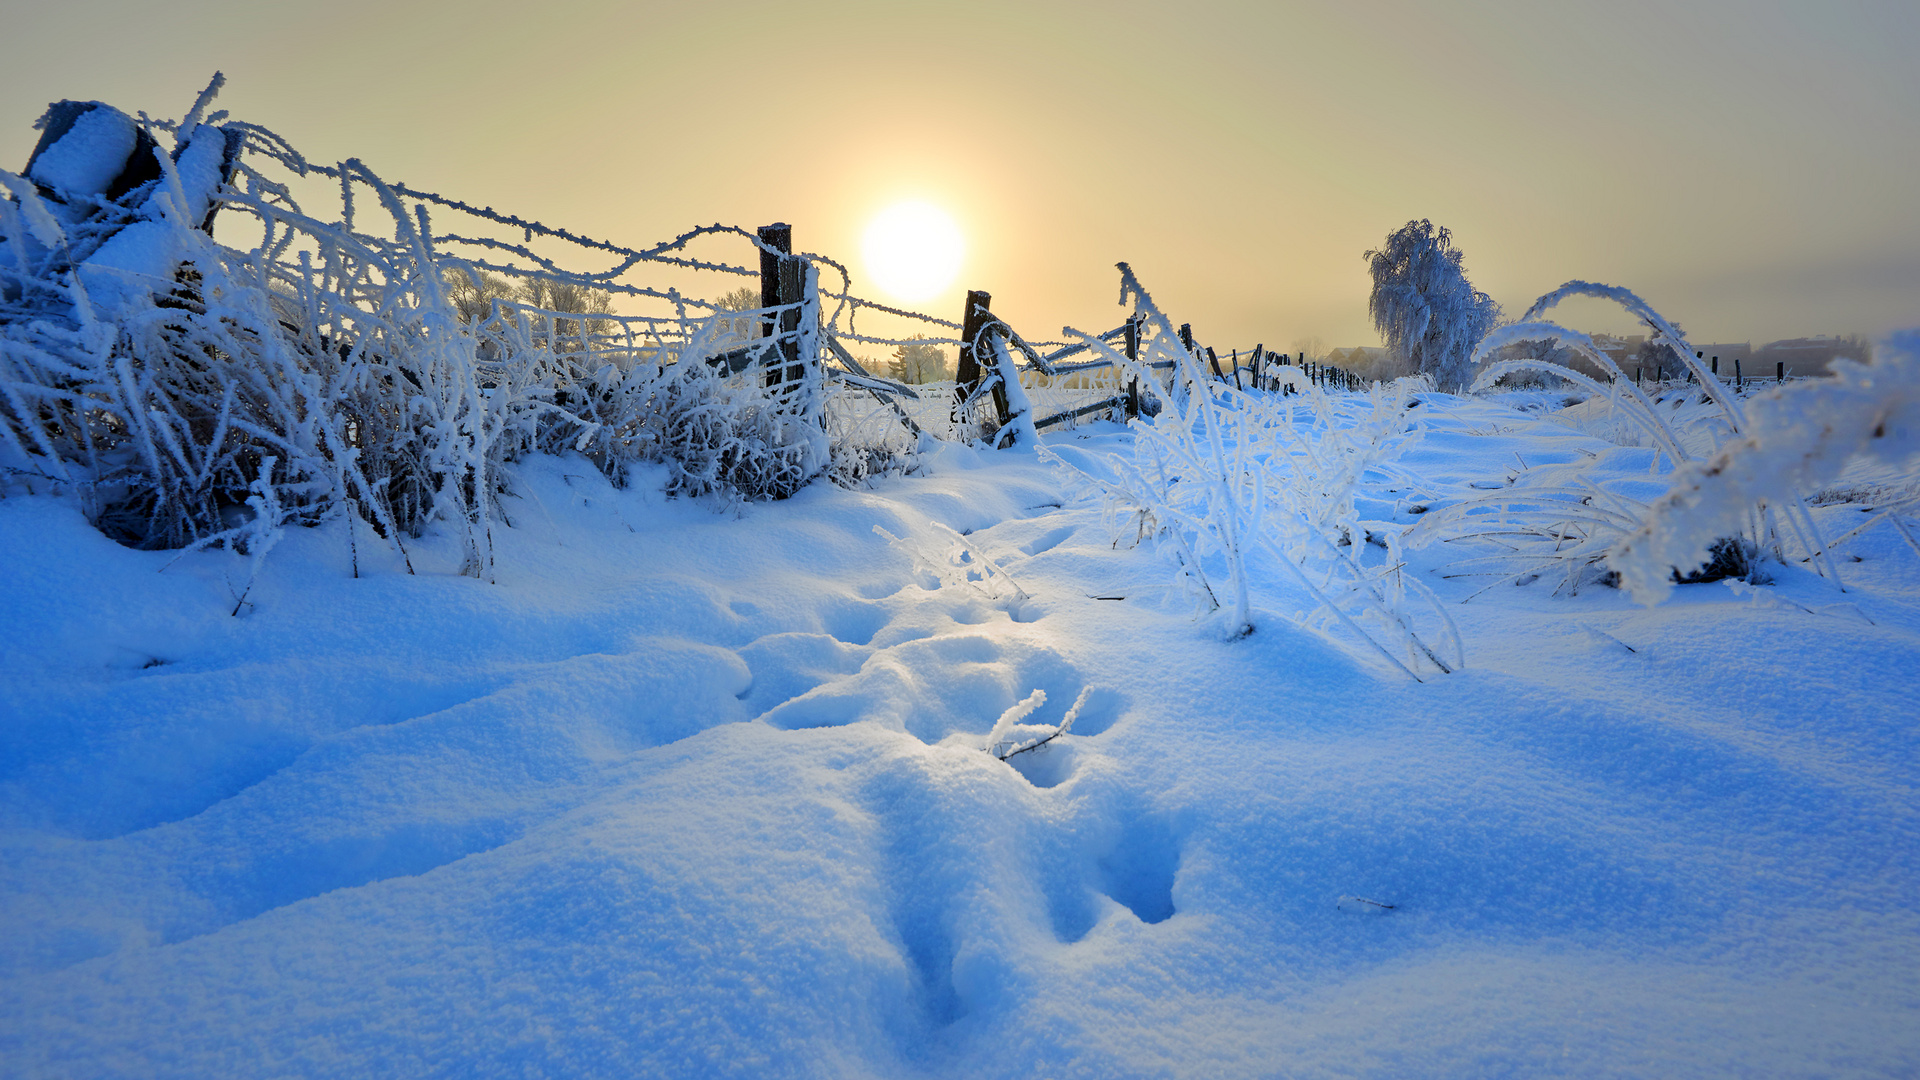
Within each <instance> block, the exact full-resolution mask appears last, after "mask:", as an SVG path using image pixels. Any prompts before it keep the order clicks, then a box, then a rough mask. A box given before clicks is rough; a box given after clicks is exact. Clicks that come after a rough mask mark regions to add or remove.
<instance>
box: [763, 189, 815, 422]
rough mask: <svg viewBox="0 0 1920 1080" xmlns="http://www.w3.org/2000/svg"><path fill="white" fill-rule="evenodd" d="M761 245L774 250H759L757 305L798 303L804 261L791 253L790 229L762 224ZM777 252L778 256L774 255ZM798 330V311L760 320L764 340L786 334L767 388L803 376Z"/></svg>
mask: <svg viewBox="0 0 1920 1080" xmlns="http://www.w3.org/2000/svg"><path fill="white" fill-rule="evenodd" d="M759 235H760V242H761V243H763V244H765V245H766V246H767V247H769V248H772V249H773V251H768V250H766V249H765V248H762V249H761V251H760V306H761V307H778V306H780V305H782V304H798V303H799V302H800V293H801V290H802V288H803V287H804V286H803V284H802V283H803V282H804V281H805V279H806V269H805V262H806V260H804V259H796V258H794V257H793V256H792V254H791V253H792V251H793V227H792V226H791V225H788V224H787V223H786V222H783V221H776V222H774V223H773V224H772V225H762V226H760V229H759ZM776 252H777V253H778V254H776ZM799 329H800V309H799V308H797V307H796V308H794V310H792V311H783V312H780V313H779V315H778V317H775V316H768V317H766V318H764V319H762V320H761V321H760V333H761V336H763V337H774V336H775V335H781V334H784V335H786V337H785V339H784V340H782V341H780V342H779V343H778V344H777V346H776V347H777V348H778V349H779V352H780V360H779V362H778V363H776V364H774V365H773V366H771V367H769V368H768V369H767V385H768V386H778V385H780V384H781V383H784V382H798V381H799V380H800V378H801V376H802V374H803V372H802V370H801V368H800V342H799V340H798V338H799V335H798V334H797V333H795V331H797V330H799Z"/></svg>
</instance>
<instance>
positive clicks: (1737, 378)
mask: <svg viewBox="0 0 1920 1080" xmlns="http://www.w3.org/2000/svg"><path fill="white" fill-rule="evenodd" d="M1733 388H1734V389H1735V390H1744V389H1746V388H1747V378H1746V376H1745V375H1742V374H1741V373H1740V358H1739V357H1737V356H1736V357H1734V358H1733Z"/></svg>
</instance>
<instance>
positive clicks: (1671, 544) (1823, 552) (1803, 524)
mask: <svg viewBox="0 0 1920 1080" xmlns="http://www.w3.org/2000/svg"><path fill="white" fill-rule="evenodd" d="M1574 296H1589V297H1597V298H1601V299H1606V300H1611V301H1614V302H1616V303H1618V304H1620V305H1621V306H1622V307H1623V308H1625V309H1626V310H1627V311H1628V312H1630V313H1632V314H1633V315H1635V316H1636V317H1638V318H1640V319H1642V320H1644V321H1645V322H1646V323H1647V324H1648V326H1649V327H1651V328H1652V330H1653V335H1652V336H1651V338H1650V341H1652V342H1655V343H1657V344H1659V345H1661V346H1663V347H1665V348H1667V349H1668V350H1670V352H1671V354H1672V355H1674V356H1676V357H1677V358H1678V359H1679V361H1680V362H1681V363H1682V364H1683V365H1684V366H1685V368H1686V369H1687V371H1688V373H1689V375H1690V381H1688V382H1687V383H1684V384H1682V385H1680V386H1669V387H1666V388H1664V389H1660V390H1656V391H1655V393H1654V394H1653V395H1649V394H1648V393H1647V391H1645V390H1644V389H1642V388H1641V386H1640V385H1639V384H1638V383H1637V382H1636V381H1635V380H1633V379H1630V378H1627V377H1626V375H1625V373H1624V372H1622V371H1620V369H1619V367H1618V366H1617V365H1615V364H1614V362H1613V360H1612V358H1611V357H1609V356H1607V355H1606V354H1605V353H1603V352H1601V351H1600V350H1599V349H1598V348H1596V347H1595V346H1594V343H1593V341H1592V339H1591V338H1590V337H1589V336H1587V335H1585V334H1582V333H1580V332H1578V331H1574V330H1570V329H1567V328H1566V327H1563V326H1559V325H1556V324H1554V323H1551V322H1546V321H1543V320H1542V315H1543V313H1544V312H1546V311H1547V310H1549V309H1551V308H1552V307H1554V306H1555V305H1557V304H1559V303H1560V302H1561V301H1562V300H1565V299H1567V298H1569V297H1574ZM1522 341H1538V342H1542V343H1545V344H1547V345H1549V346H1551V347H1553V348H1554V349H1555V350H1556V352H1558V353H1560V354H1562V355H1565V354H1567V353H1571V354H1573V355H1578V356H1580V357H1582V358H1584V359H1585V360H1587V361H1588V362H1590V363H1592V364H1593V365H1594V366H1595V367H1596V368H1597V369H1598V370H1600V371H1601V372H1603V373H1605V374H1606V375H1607V376H1608V381H1607V382H1606V383H1604V384H1603V383H1601V382H1599V381H1598V380H1596V379H1594V378H1592V377H1591V376H1588V375H1586V374H1584V373H1582V372H1580V371H1578V370H1576V369H1574V368H1572V367H1569V366H1566V365H1564V364H1561V363H1557V362H1554V361H1553V360H1549V359H1544V358H1533V359H1510V360H1500V361H1495V362H1492V363H1489V364H1487V365H1486V366H1484V367H1483V368H1482V369H1481V370H1480V373H1479V375H1478V377H1477V378H1476V379H1475V381H1474V384H1473V387H1472V389H1473V390H1474V391H1476V392H1477V391H1481V390H1485V389H1488V388H1490V387H1492V386H1493V385H1494V384H1495V383H1496V382H1498V381H1500V380H1501V379H1502V378H1504V377H1508V376H1510V375H1512V374H1514V373H1519V372H1530V371H1539V372H1545V373H1550V374H1553V375H1555V376H1557V377H1559V378H1561V379H1564V380H1566V381H1567V382H1569V383H1573V384H1575V385H1577V386H1579V387H1582V388H1584V389H1585V390H1587V391H1588V392H1589V394H1590V395H1591V397H1590V399H1589V400H1588V401H1587V402H1586V403H1584V404H1583V405H1582V406H1579V407H1580V408H1586V409H1594V408H1601V407H1604V408H1606V409H1607V410H1609V415H1610V416H1611V417H1612V418H1613V423H1616V424H1618V425H1619V426H1620V427H1621V428H1622V429H1625V430H1626V431H1627V432H1628V434H1625V435H1616V436H1615V438H1614V441H1617V442H1620V443H1623V444H1627V445H1640V446H1647V447H1651V448H1652V449H1653V450H1654V454H1653V456H1652V458H1651V460H1650V461H1649V463H1648V468H1649V469H1651V470H1652V471H1653V473H1654V474H1655V475H1660V474H1662V473H1667V474H1670V476H1671V479H1670V481H1669V484H1670V487H1669V490H1668V492H1667V493H1666V494H1665V495H1664V496H1662V497H1660V498H1658V499H1656V500H1654V501H1653V502H1651V503H1649V502H1648V501H1645V500H1643V499H1640V498H1635V497H1633V496H1632V495H1629V494H1627V493H1625V492H1623V491H1620V490H1617V489H1615V487H1613V486H1610V484H1609V474H1608V473H1607V472H1606V470H1608V469H1610V468H1612V466H1611V465H1610V463H1608V462H1605V461H1602V460H1601V459H1600V458H1598V457H1596V458H1592V459H1588V460H1585V461H1582V462H1578V463H1574V464H1570V465H1548V466H1542V467H1539V468H1531V469H1529V468H1522V470H1521V471H1520V473H1519V474H1518V475H1517V476H1516V477H1515V478H1514V482H1513V483H1512V485H1511V486H1510V487H1506V488H1503V489H1501V490H1499V491H1497V492H1494V493H1491V494H1488V495H1485V496H1480V497H1477V498H1473V499H1468V500H1464V501H1462V502H1460V503H1457V504H1455V505H1453V506H1450V507H1445V508H1441V509H1438V510H1436V511H1434V512H1433V513H1431V514H1429V515H1428V516H1427V517H1426V518H1424V519H1423V520H1422V521H1421V523H1420V524H1419V525H1418V526H1416V527H1415V528H1414V529H1412V530H1410V531H1409V534H1408V538H1407V539H1408V543H1409V544H1412V545H1416V546H1417V545H1420V544H1424V543H1430V542H1434V541H1442V540H1444V541H1450V542H1456V543H1457V542H1469V543H1476V542H1477V543H1479V544H1481V545H1482V546H1485V547H1487V548H1490V549H1491V553H1490V554H1486V555H1482V556H1479V557H1477V558H1472V559H1467V560H1463V563H1462V564H1460V567H1461V570H1462V572H1463V573H1478V574H1483V575H1485V576H1487V577H1489V578H1491V579H1492V580H1493V583H1494V584H1498V583H1500V582H1503V581H1523V580H1532V579H1533V578H1535V577H1539V576H1542V575H1545V574H1548V573H1556V574H1557V575H1558V580H1559V583H1560V584H1559V587H1561V588H1567V589H1568V590H1569V591H1574V590H1577V589H1578V588H1579V586H1580V585H1581V584H1582V583H1583V582H1586V581H1591V580H1596V579H1597V580H1604V581H1607V582H1612V581H1614V580H1615V576H1616V575H1617V576H1618V580H1619V581H1620V582H1621V583H1622V584H1625V585H1626V586H1627V587H1629V588H1630V589H1632V590H1633V593H1634V595H1635V596H1636V598H1639V599H1642V600H1644V601H1647V602H1653V601H1656V600H1658V599H1659V598H1661V597H1663V596H1665V595H1666V591H1667V590H1668V589H1669V588H1670V587H1671V585H1672V584H1673V583H1675V582H1683V581H1698V580H1711V579H1714V578H1717V577H1721V576H1729V575H1734V574H1738V575H1741V576H1745V577H1748V578H1749V579H1752V577H1753V575H1754V574H1755V573H1756V572H1757V561H1758V559H1759V558H1760V557H1762V556H1768V557H1771V558H1773V559H1776V560H1779V561H1785V560H1786V559H1787V558H1789V557H1790V556H1789V551H1788V544H1789V542H1791V544H1792V545H1793V547H1794V548H1797V550H1798V554H1799V556H1801V557H1803V558H1805V559H1806V560H1808V561H1809V562H1811V563H1812V564H1813V565H1814V566H1815V567H1817V568H1818V569H1820V571H1821V572H1822V573H1823V574H1825V575H1827V576H1828V577H1830V578H1831V579H1833V580H1834V581H1835V582H1836V583H1837V582H1838V580H1839V575H1838V568H1837V567H1836V566H1835V564H1834V562H1833V560H1832V558H1831V555H1830V546H1829V545H1828V544H1827V543H1826V542H1825V541H1824V540H1823V538H1822V537H1821V535H1820V532H1819V529H1818V526H1817V525H1816V524H1815V522H1814V520H1813V516H1812V515H1811V514H1810V513H1809V512H1808V510H1807V507H1806V500H1805V498H1804V496H1805V494H1806V493H1807V492H1809V491H1811V490H1813V488H1814V487H1815V486H1817V485H1818V484H1819V483H1823V482H1825V481H1827V480H1831V479H1832V478H1833V477H1834V476H1837V475H1838V472H1839V469H1840V467H1841V466H1842V465H1844V464H1845V462H1846V460H1847V458H1848V457H1849V456H1850V455H1852V454H1855V453H1857V452H1859V451H1860V450H1861V449H1862V448H1863V447H1872V448H1874V450H1875V452H1876V453H1883V454H1892V453H1895V452H1896V451H1895V450H1894V449H1891V448H1896V447H1898V446H1900V445H1901V444H1900V442H1899V440H1898V439H1894V440H1891V441H1887V442H1880V441H1876V440H1877V439H1878V438H1879V436H1874V435H1872V434H1870V433H1872V432H1875V431H1879V430H1883V429H1884V428H1885V426H1886V423H1887V418H1888V417H1894V416H1897V415H1899V414H1898V409H1899V408H1900V407H1901V405H1900V403H1901V402H1902V401H1903V400H1905V399H1904V398H1903V397H1902V394H1903V393H1906V391H1903V390H1901V389H1900V388H1901V387H1903V386H1907V385H1909V383H1908V380H1910V379H1911V377H1912V375H1911V371H1910V369H1909V366H1908V365H1909V364H1910V363H1911V361H1910V357H1911V344H1910V339H1908V338H1897V339H1896V340H1895V342H1893V343H1891V344H1890V346H1889V348H1888V349H1887V350H1886V351H1887V352H1888V353H1889V355H1890V359H1889V360H1888V361H1887V362H1886V363H1885V364H1884V365H1873V366H1861V365H1847V366H1846V367H1845V368H1844V375H1843V377H1842V378H1841V379H1840V380H1839V381H1836V382H1832V383H1819V384H1811V383H1810V384H1799V385H1795V386H1792V387H1784V388H1778V389H1776V390H1774V391H1770V392H1766V393H1761V394H1758V395H1754V396H1751V397H1747V398H1744V399H1743V398H1742V397H1740V396H1739V395H1737V394H1735V393H1734V392H1733V391H1732V390H1730V389H1729V388H1728V387H1726V386H1725V385H1724V384H1722V383H1721V382H1720V381H1719V379H1718V378H1717V377H1715V375H1714V374H1713V372H1712V371H1711V369H1710V368H1708V367H1707V366H1706V365H1704V364H1702V363H1700V362H1699V360H1698V359H1697V358H1696V357H1695V355H1694V351H1693V350H1692V349H1691V348H1689V347H1688V345H1687V341H1686V338H1685V337H1684V335H1682V334H1681V332H1680V330H1679V329H1678V328H1677V327H1676V326H1675V325H1674V324H1672V323H1671V322H1669V321H1668V320H1667V319H1666V318H1664V317H1663V316H1662V315H1660V313H1659V312H1657V311H1655V310H1654V309H1653V308H1652V307H1651V306H1649V305H1648V304H1647V303H1646V302H1645V301H1643V300H1641V299H1640V298H1639V297H1637V296H1635V295H1634V294H1633V293H1631V292H1629V291H1627V290H1625V289H1621V288H1618V287H1615V286H1609V285H1597V284H1593V283H1590V282H1583V281H1574V282H1569V283H1567V284H1566V285H1563V286H1561V287H1560V288H1559V289H1556V290H1554V291H1553V292H1551V293H1548V294H1547V295H1545V296H1543V297H1541V298H1540V299H1539V300H1538V301H1536V302H1535V303H1534V305H1533V306H1532V307H1531V308H1530V309H1529V310H1528V311H1527V313H1526V314H1525V315H1524V316H1522V318H1521V320H1520V321H1519V322H1518V323H1515V324H1513V325H1510V326H1505V327H1501V328H1500V329H1498V330H1496V331H1494V332H1493V333H1491V334H1489V335H1488V336H1487V337H1486V338H1485V339H1484V340H1483V341H1482V342H1481V343H1480V346H1479V348H1478V349H1477V350H1476V351H1475V360H1476V362H1478V361H1479V360H1481V359H1482V358H1484V357H1487V356H1490V355H1494V354H1497V352H1498V351H1499V350H1501V349H1503V348H1507V347H1509V346H1511V345H1513V344H1514V343H1516V342H1522ZM1556 343H1557V344H1556ZM1903 350H1904V351H1903ZM1555 359H1558V357H1556V358H1555ZM1876 394H1878V395H1880V404H1879V405H1877V406H1876V405H1875V398H1874V395H1876ZM1875 408H1880V409H1881V410H1882V411H1879V412H1876V411H1874V410H1875ZM1862 425H1864V426H1862ZM1589 426H1591V424H1590V425H1589ZM1756 469H1758V470H1760V472H1755V471H1754V470H1756ZM1743 470H1744V471H1743ZM1763 474H1764V475H1763ZM1616 478H1617V477H1616ZM1737 478H1743V479H1737ZM1709 493H1710V494H1709ZM1894 520H1895V524H1896V526H1897V525H1898V524H1899V523H1898V519H1897V517H1896V518H1895V519H1894ZM1661 560H1665V561H1664V562H1663V561H1661ZM1656 563H1657V564H1658V565H1657V566H1656V565H1655V564H1656Z"/></svg>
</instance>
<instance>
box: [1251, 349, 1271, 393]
mask: <svg viewBox="0 0 1920 1080" xmlns="http://www.w3.org/2000/svg"><path fill="white" fill-rule="evenodd" d="M1266 351H1267V347H1266V346H1265V345H1255V346H1254V347H1253V359H1252V360H1251V361H1249V363H1250V364H1251V365H1252V367H1253V388H1254V389H1256V390H1265V389H1266V388H1267V384H1266V382H1265V381H1263V380H1262V379H1261V375H1262V374H1264V373H1265V372H1266V365H1265V363H1264V361H1265V360H1266V358H1267V356H1266Z"/></svg>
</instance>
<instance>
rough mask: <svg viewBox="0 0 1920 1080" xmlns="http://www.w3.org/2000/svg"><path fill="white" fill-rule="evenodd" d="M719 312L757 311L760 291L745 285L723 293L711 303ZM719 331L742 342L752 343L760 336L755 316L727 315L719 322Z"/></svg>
mask: <svg viewBox="0 0 1920 1080" xmlns="http://www.w3.org/2000/svg"><path fill="white" fill-rule="evenodd" d="M713 306H714V307H715V308H717V309H719V310H721V311H757V310H759V307H760V290H759V289H754V288H749V287H747V286H745V285H742V286H740V287H739V288H737V289H735V290H733V291H732V292H729V293H725V294H723V295H721V296H720V298H719V299H717V300H715V301H714V302H713ZM720 329H721V330H722V331H724V332H727V333H730V334H732V335H733V336H734V337H737V338H739V339H740V340H742V341H752V340H753V339H754V338H757V337H759V336H760V318H759V316H756V315H729V316H724V317H722V318H721V320H720Z"/></svg>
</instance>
